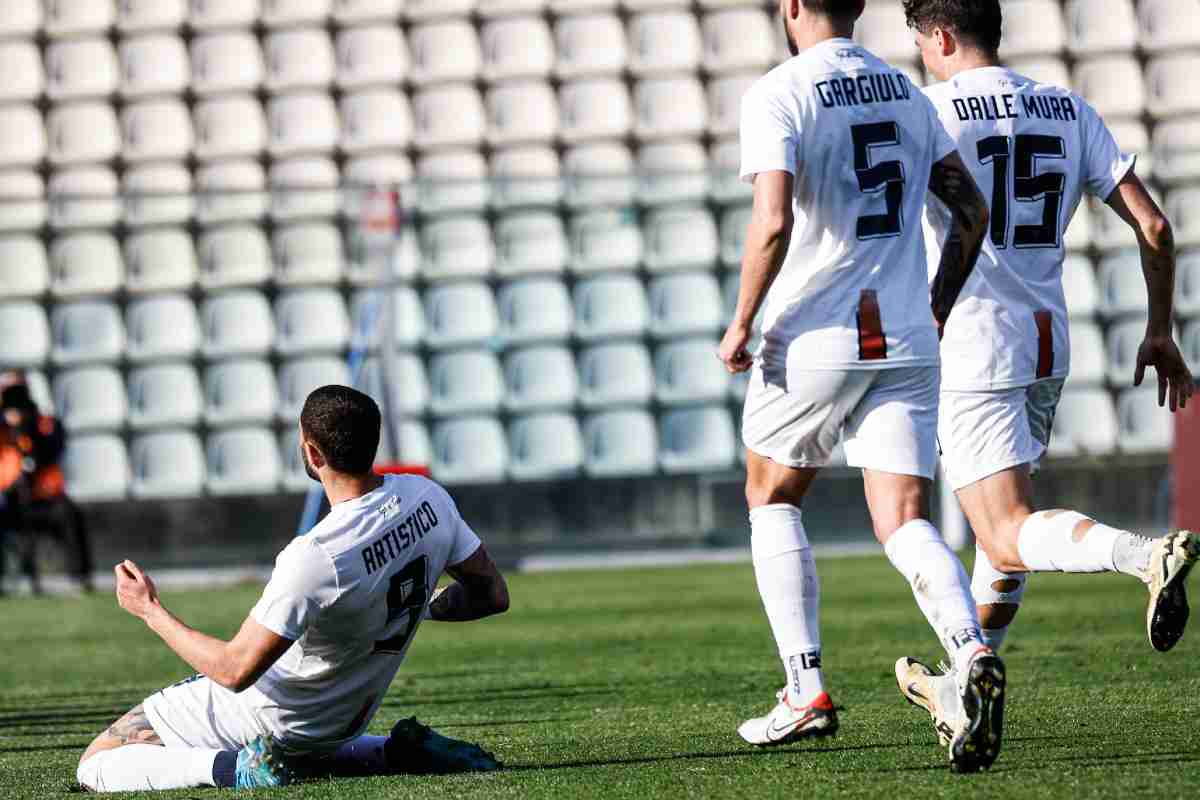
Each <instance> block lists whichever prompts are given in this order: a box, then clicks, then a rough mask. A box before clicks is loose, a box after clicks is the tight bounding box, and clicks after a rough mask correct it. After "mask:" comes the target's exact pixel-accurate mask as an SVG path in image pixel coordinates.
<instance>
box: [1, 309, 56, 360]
mask: <svg viewBox="0 0 1200 800" xmlns="http://www.w3.org/2000/svg"><path fill="white" fill-rule="evenodd" d="M49 353H50V325H49V324H48V323H47V322H46V312H45V311H44V310H43V309H42V306H41V305H40V304H39V303H36V302H34V301H31V300H10V301H6V302H0V363H3V364H7V365H10V366H12V367H31V366H35V365H37V364H40V363H42V362H43V361H45V360H46V356H47V355H49Z"/></svg>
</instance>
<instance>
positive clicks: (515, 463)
mask: <svg viewBox="0 0 1200 800" xmlns="http://www.w3.org/2000/svg"><path fill="white" fill-rule="evenodd" d="M508 453H509V461H508V472H509V475H511V476H512V478H513V480H517V481H549V480H561V479H563V478H572V477H574V476H575V475H577V474H578V473H579V469H580V467H582V466H583V437H582V436H581V435H580V433H579V424H578V423H577V422H575V417H573V416H571V415H570V414H563V413H561V412H552V413H545V414H533V415H531V416H528V417H519V418H517V419H515V420H513V422H512V424H511V425H510V426H509V429H508Z"/></svg>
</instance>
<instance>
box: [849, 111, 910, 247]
mask: <svg viewBox="0 0 1200 800" xmlns="http://www.w3.org/2000/svg"><path fill="white" fill-rule="evenodd" d="M850 138H851V139H853V140H854V173H855V174H856V175H857V176H858V188H859V189H860V190H861V191H862V192H863V193H864V194H879V193H880V192H883V197H884V200H885V201H886V202H887V213H886V214H867V215H865V216H861V217H859V218H858V231H857V233H858V238H859V239H884V238H887V237H890V236H899V235H900V229H901V227H902V226H903V225H904V210H903V204H904V164H903V163H902V162H900V161H880V162H879V163H878V164H872V163H871V148H873V147H897V146H899V144H900V128H899V127H898V126H897V125H896V123H895V122H873V123H870V124H865V125H851V126H850Z"/></svg>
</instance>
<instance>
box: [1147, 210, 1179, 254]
mask: <svg viewBox="0 0 1200 800" xmlns="http://www.w3.org/2000/svg"><path fill="white" fill-rule="evenodd" d="M1142 237H1143V238H1144V239H1145V240H1146V244H1148V245H1149V246H1150V247H1151V249H1153V250H1155V251H1156V252H1160V253H1170V252H1174V250H1175V230H1174V229H1173V228H1172V227H1171V221H1170V220H1168V219H1167V218H1166V217H1165V216H1164V215H1162V214H1160V213H1156V214H1153V215H1151V217H1150V218H1149V219H1148V220H1146V221H1145V222H1144V223H1142Z"/></svg>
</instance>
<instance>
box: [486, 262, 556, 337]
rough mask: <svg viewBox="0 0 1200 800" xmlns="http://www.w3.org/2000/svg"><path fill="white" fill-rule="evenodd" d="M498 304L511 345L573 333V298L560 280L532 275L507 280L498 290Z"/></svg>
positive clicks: (503, 333)
mask: <svg viewBox="0 0 1200 800" xmlns="http://www.w3.org/2000/svg"><path fill="white" fill-rule="evenodd" d="M496 306H497V308H498V310H499V314H500V335H501V336H503V337H504V339H505V341H506V342H507V343H508V344H509V345H514V344H525V343H528V342H535V341H546V340H562V339H566V338H567V337H569V336H570V335H571V316H572V314H571V298H570V296H569V295H568V293H567V287H566V286H565V285H563V283H561V282H560V281H557V280H553V279H549V278H530V279H528V280H522V281H516V282H513V283H508V284H505V285H504V286H503V287H501V289H500V291H499V293H498V294H497V297H496Z"/></svg>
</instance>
